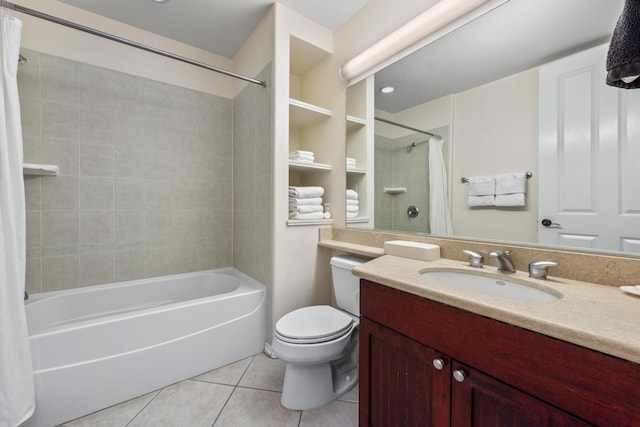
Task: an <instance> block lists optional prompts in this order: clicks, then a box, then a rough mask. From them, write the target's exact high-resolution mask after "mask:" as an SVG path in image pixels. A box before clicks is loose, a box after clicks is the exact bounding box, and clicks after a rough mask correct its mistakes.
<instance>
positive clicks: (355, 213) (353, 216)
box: [347, 212, 358, 218]
mask: <svg viewBox="0 0 640 427" xmlns="http://www.w3.org/2000/svg"><path fill="white" fill-rule="evenodd" d="M357 217H358V212H347V218H357Z"/></svg>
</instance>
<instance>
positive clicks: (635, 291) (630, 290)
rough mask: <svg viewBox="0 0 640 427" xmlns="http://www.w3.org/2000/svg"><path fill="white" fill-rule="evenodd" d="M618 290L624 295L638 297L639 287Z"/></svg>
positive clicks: (639, 295) (624, 287)
mask: <svg viewBox="0 0 640 427" xmlns="http://www.w3.org/2000/svg"><path fill="white" fill-rule="evenodd" d="M620 290H621V291H622V292H624V293H625V294H629V295H635V296H637V297H640V286H620Z"/></svg>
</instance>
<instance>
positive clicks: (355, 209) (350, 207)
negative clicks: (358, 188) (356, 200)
mask: <svg viewBox="0 0 640 427" xmlns="http://www.w3.org/2000/svg"><path fill="white" fill-rule="evenodd" d="M346 210H347V212H356V213H358V211H359V210H360V208H359V207H358V206H353V205H347V209H346Z"/></svg>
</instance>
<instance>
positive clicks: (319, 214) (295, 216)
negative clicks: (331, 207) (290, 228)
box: [289, 212, 324, 220]
mask: <svg viewBox="0 0 640 427" xmlns="http://www.w3.org/2000/svg"><path fill="white" fill-rule="evenodd" d="M289 219H306V220H310V219H324V212H310V213H300V212H290V213H289Z"/></svg>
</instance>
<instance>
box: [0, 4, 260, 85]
mask: <svg viewBox="0 0 640 427" xmlns="http://www.w3.org/2000/svg"><path fill="white" fill-rule="evenodd" d="M0 6H5V7H7V8H8V9H12V10H15V11H16V12H20V13H24V14H27V15H31V16H34V17H36V18H40V19H44V20H45V21H49V22H53V23H56V24H60V25H64V26H65V27H69V28H73V29H75V30H79V31H83V32H85V33H89V34H92V35H94V36H98V37H102V38H105V39H108V40H111V41H114V42H118V43H122V44H125V45H127V46H131V47H135V48H138V49H141V50H145V51H147V52H151V53H155V54H157V55H160V56H164V57H166V58H171V59H175V60H176V61H181V62H185V63H187V64H190V65H195V66H196V67H200V68H205V69H207V70H210V71H215V72H216V73H220V74H224V75H226V76H229V77H234V78H236V79H240V80H244V81H246V82H249V83H254V84H257V85H260V86H262V87H267V82H264V81H261V80H257V79H254V78H251V77H247V76H244V75H242V74H238V73H234V72H233V71H228V70H225V69H222V68H218V67H214V66H212V65H208V64H205V63H204V62H199V61H194V60H193V59H189V58H185V57H184V56H180V55H176V54H173V53H171V52H167V51H165V50H161V49H156V48H154V47H151V46H147V45H144V44H141V43H137V42H134V41H132V40H129V39H125V38H123V37H119V36H115V35H113V34H109V33H105V32H103V31H100V30H96V29H93V28H90V27H86V26H84V25H80V24H76V23H75V22H71V21H67V20H65V19H61V18H58V17H55V16H52V15H47V14H46V13H42V12H39V11H37V10H33V9H29V8H27V7H24V6H20V5H18V4H15V3H11V2H8V1H0Z"/></svg>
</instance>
